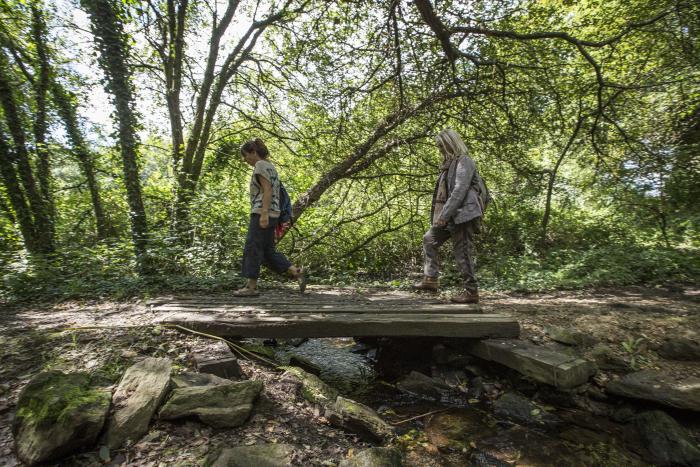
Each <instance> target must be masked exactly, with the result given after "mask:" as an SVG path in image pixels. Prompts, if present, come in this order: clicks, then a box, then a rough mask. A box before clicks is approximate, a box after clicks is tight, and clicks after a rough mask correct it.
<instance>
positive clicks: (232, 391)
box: [159, 381, 263, 428]
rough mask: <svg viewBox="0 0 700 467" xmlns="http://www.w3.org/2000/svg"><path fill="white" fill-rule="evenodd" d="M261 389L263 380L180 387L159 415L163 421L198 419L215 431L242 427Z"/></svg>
mask: <svg viewBox="0 0 700 467" xmlns="http://www.w3.org/2000/svg"><path fill="white" fill-rule="evenodd" d="M262 388H263V384H262V382H260V381H231V382H230V383H229V384H220V385H209V386H192V387H184V388H178V389H175V390H174V391H173V392H172V395H171V396H170V399H168V400H167V401H166V403H165V404H164V405H163V408H162V409H161V410H160V414H159V416H160V418H162V419H164V420H173V419H176V418H182V417H197V418H198V419H199V420H200V421H201V422H202V423H205V424H207V425H210V426H213V427H216V428H230V427H235V426H239V425H242V424H243V423H244V422H245V421H246V420H247V419H248V416H249V415H250V412H251V411H252V410H253V402H254V401H255V399H256V398H257V397H258V395H259V394H260V391H262Z"/></svg>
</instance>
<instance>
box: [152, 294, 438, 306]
mask: <svg viewBox="0 0 700 467" xmlns="http://www.w3.org/2000/svg"><path fill="white" fill-rule="evenodd" d="M174 303H177V304H182V305H189V304H211V305H214V304H228V305H252V304H255V305H296V304H309V305H310V304H317V303H320V304H329V305H334V304H337V305H342V304H362V303H366V304H372V305H378V306H385V305H408V306H412V305H415V304H428V305H437V304H441V303H442V304H449V303H446V302H445V301H441V300H438V299H437V298H422V297H420V296H417V297H416V298H405V297H401V298H393V297H372V296H367V297H365V296H357V295H347V296H342V295H324V296H321V295H314V294H307V295H297V294H295V295H290V294H280V295H275V296H270V294H263V295H261V296H258V297H234V296H232V295H230V294H229V295H219V296H216V295H214V296H183V297H160V298H156V299H153V300H148V301H147V302H146V303H145V304H146V305H149V306H164V305H168V304H174Z"/></svg>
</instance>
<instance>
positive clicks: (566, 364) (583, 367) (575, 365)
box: [469, 339, 597, 388]
mask: <svg viewBox="0 0 700 467" xmlns="http://www.w3.org/2000/svg"><path fill="white" fill-rule="evenodd" d="M469 352H470V353H471V354H473V355H475V356H477V357H479V358H483V359H484V360H489V361H492V362H497V363H500V364H501V365H505V366H507V367H508V368H512V369H514V370H516V371H518V372H520V373H522V374H523V375H525V376H529V377H530V378H532V379H534V380H536V381H539V382H541V383H546V384H549V385H552V386H555V387H559V388H572V387H575V386H579V385H581V384H583V383H585V382H586V381H588V379H589V378H590V377H591V376H593V375H594V374H595V373H596V371H597V369H596V365H595V363H593V362H590V361H588V360H584V359H582V358H579V357H575V356H571V355H567V354H563V353H559V352H555V351H553V350H549V349H545V348H543V347H540V346H537V345H534V344H530V343H529V342H524V341H518V340H508V339H505V340H500V339H491V340H484V341H480V342H474V343H472V344H471V345H470V346H469Z"/></svg>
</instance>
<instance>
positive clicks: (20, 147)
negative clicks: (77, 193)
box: [0, 51, 54, 254]
mask: <svg viewBox="0 0 700 467" xmlns="http://www.w3.org/2000/svg"><path fill="white" fill-rule="evenodd" d="M11 72H12V69H11V68H10V64H9V61H8V60H7V56H6V55H5V53H4V52H2V51H0V104H2V109H3V111H4V114H5V122H6V123H7V128H8V129H9V130H10V134H11V135H12V140H13V151H14V160H15V162H16V165H17V172H18V173H19V180H20V181H21V184H22V188H23V190H24V195H25V197H26V198H27V200H28V201H29V208H30V210H31V213H32V218H33V225H34V233H35V236H34V237H35V242H34V244H33V246H32V249H33V252H35V253H42V254H48V253H52V252H53V251H54V237H53V230H54V229H53V226H52V223H51V219H50V217H49V212H48V208H47V206H46V203H45V202H44V198H43V197H42V195H41V192H40V190H39V188H38V187H37V183H36V180H35V178H34V173H33V170H32V164H31V162H30V160H29V156H30V155H29V151H27V145H26V136H25V134H24V126H23V124H22V120H21V118H20V115H19V110H18V105H17V102H16V101H15V93H14V92H13V88H12V85H11V80H10V75H9V73H11ZM27 248H28V249H29V245H27Z"/></svg>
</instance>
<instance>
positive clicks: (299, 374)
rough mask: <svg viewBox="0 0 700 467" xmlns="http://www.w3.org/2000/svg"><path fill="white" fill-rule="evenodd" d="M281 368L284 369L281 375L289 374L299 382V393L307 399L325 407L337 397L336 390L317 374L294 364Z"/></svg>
mask: <svg viewBox="0 0 700 467" xmlns="http://www.w3.org/2000/svg"><path fill="white" fill-rule="evenodd" d="M283 368H284V369H285V370H286V372H285V374H284V375H283V376H291V377H293V378H295V379H297V380H298V381H300V382H301V395H302V397H303V398H304V399H306V400H307V401H309V402H312V403H314V404H319V405H321V406H323V407H326V406H328V405H330V404H333V403H334V402H335V399H336V397H338V391H337V390H336V389H334V388H332V387H330V386H329V385H327V384H326V383H324V382H323V381H322V380H321V379H320V378H319V377H318V376H316V375H314V374H311V373H307V372H306V371H304V370H302V369H301V368H297V367H294V366H291V367H283Z"/></svg>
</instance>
